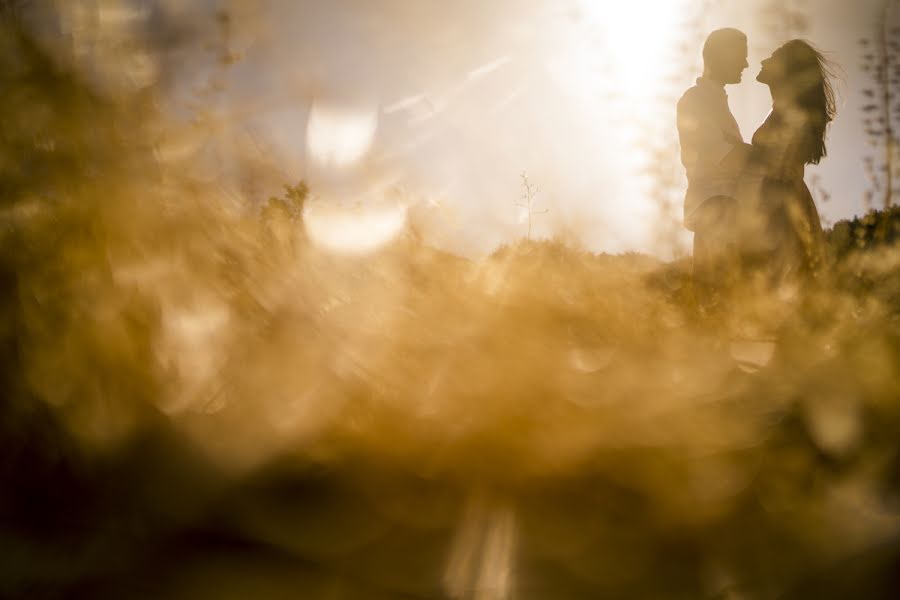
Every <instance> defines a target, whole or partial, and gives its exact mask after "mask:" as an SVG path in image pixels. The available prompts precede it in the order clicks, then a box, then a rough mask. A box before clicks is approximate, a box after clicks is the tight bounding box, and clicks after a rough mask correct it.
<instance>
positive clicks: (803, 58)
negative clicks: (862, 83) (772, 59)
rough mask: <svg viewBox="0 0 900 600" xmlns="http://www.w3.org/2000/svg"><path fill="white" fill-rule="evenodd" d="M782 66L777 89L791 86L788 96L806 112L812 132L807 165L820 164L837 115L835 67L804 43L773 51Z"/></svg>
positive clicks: (820, 53) (791, 44)
mask: <svg viewBox="0 0 900 600" xmlns="http://www.w3.org/2000/svg"><path fill="white" fill-rule="evenodd" d="M776 53H777V54H780V55H781V58H782V60H783V61H784V62H783V64H784V66H785V73H784V76H783V77H782V78H781V79H780V81H778V82H777V84H776V85H778V86H790V87H791V88H793V89H791V90H790V96H791V97H792V98H794V100H795V101H796V103H797V106H799V107H800V108H801V109H803V110H804V111H805V112H806V116H807V118H808V122H809V126H810V127H811V132H810V136H809V140H808V144H804V146H805V148H806V151H805V154H806V156H805V157H804V162H805V163H806V164H814V165H815V164H819V161H821V160H822V158H823V157H824V156H826V155H827V153H828V151H827V149H826V147H825V138H826V135H827V132H828V124H829V123H831V121H832V120H834V115H835V111H836V106H835V94H834V86H833V83H832V81H833V80H834V79H836V77H837V67H836V66H835V65H834V64H833V63H832V62H831V61H829V60H828V59H827V58H826V57H825V56H824V55H823V54H822V52H821V51H819V50H818V49H816V48H815V47H814V46H813V45H812V44H810V43H809V42H807V41H805V40H791V41H789V42H787V43H786V44H784V45H783V46H782V47H781V48H779V49H778V50H777V51H776Z"/></svg>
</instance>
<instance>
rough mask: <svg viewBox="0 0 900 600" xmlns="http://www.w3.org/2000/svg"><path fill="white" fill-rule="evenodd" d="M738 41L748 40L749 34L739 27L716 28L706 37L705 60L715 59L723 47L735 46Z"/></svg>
mask: <svg viewBox="0 0 900 600" xmlns="http://www.w3.org/2000/svg"><path fill="white" fill-rule="evenodd" d="M737 42H744V43H746V42H747V35H746V34H745V33H744V32H743V31H740V30H739V29H734V28H733V27H725V28H724V29H716V30H715V31H713V32H712V33H710V34H709V35H708V36H707V37H706V42H705V43H704V44H703V61H704V62H706V61H709V60H715V57H716V55H717V54H719V53H721V52H722V50H723V49H725V48H729V47H731V46H733V45H734V44H735V43H737Z"/></svg>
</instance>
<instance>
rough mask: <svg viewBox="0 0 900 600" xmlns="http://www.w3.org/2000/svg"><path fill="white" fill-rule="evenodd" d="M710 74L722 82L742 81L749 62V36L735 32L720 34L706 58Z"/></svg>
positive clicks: (726, 83)
mask: <svg viewBox="0 0 900 600" xmlns="http://www.w3.org/2000/svg"><path fill="white" fill-rule="evenodd" d="M706 62H707V67H708V68H709V71H710V74H711V75H712V76H713V78H714V79H716V80H717V81H718V82H719V83H721V84H725V85H728V84H732V83H740V82H741V75H742V73H743V71H744V69H746V68H747V67H748V66H749V64H748V63H747V38H745V37H743V36H741V35H739V34H735V35H731V36H727V37H726V36H725V35H723V36H720V37H718V39H716V40H715V44H714V46H713V48H712V49H711V51H710V53H709V55H708V56H707V58H706Z"/></svg>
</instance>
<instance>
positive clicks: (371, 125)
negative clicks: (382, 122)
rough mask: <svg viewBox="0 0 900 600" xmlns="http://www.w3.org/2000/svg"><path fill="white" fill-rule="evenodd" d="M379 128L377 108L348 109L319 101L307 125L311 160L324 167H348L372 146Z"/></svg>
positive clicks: (308, 149)
mask: <svg viewBox="0 0 900 600" xmlns="http://www.w3.org/2000/svg"><path fill="white" fill-rule="evenodd" d="M377 128H378V112H377V110H376V109H374V108H357V109H348V108H342V107H338V106H334V105H329V104H325V103H319V102H316V103H314V104H313V106H312V108H311V109H310V112H309V122H308V123H307V125H306V149H307V152H308V153H309V156H310V158H311V159H313V160H314V161H316V162H317V163H319V164H321V165H323V166H326V167H334V168H344V167H349V166H351V165H353V164H354V163H356V162H358V161H359V160H360V159H361V158H362V157H363V156H365V154H366V153H367V152H368V151H369V149H370V148H371V147H372V142H373V141H374V139H375V131H376V129H377Z"/></svg>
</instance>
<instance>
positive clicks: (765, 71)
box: [756, 47, 787, 85]
mask: <svg viewBox="0 0 900 600" xmlns="http://www.w3.org/2000/svg"><path fill="white" fill-rule="evenodd" d="M761 65H762V68H761V69H760V70H759V75H757V76H756V80H757V81H758V82H760V83H764V84H766V85H772V84H773V83H776V82H778V81H780V80H781V79H783V78H784V76H785V74H786V73H787V65H786V61H785V56H784V49H783V47H782V48H779V49H778V50H776V51H775V52H773V53H772V56H770V57H769V58H766V59H765V60H763V61H762V63H761Z"/></svg>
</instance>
